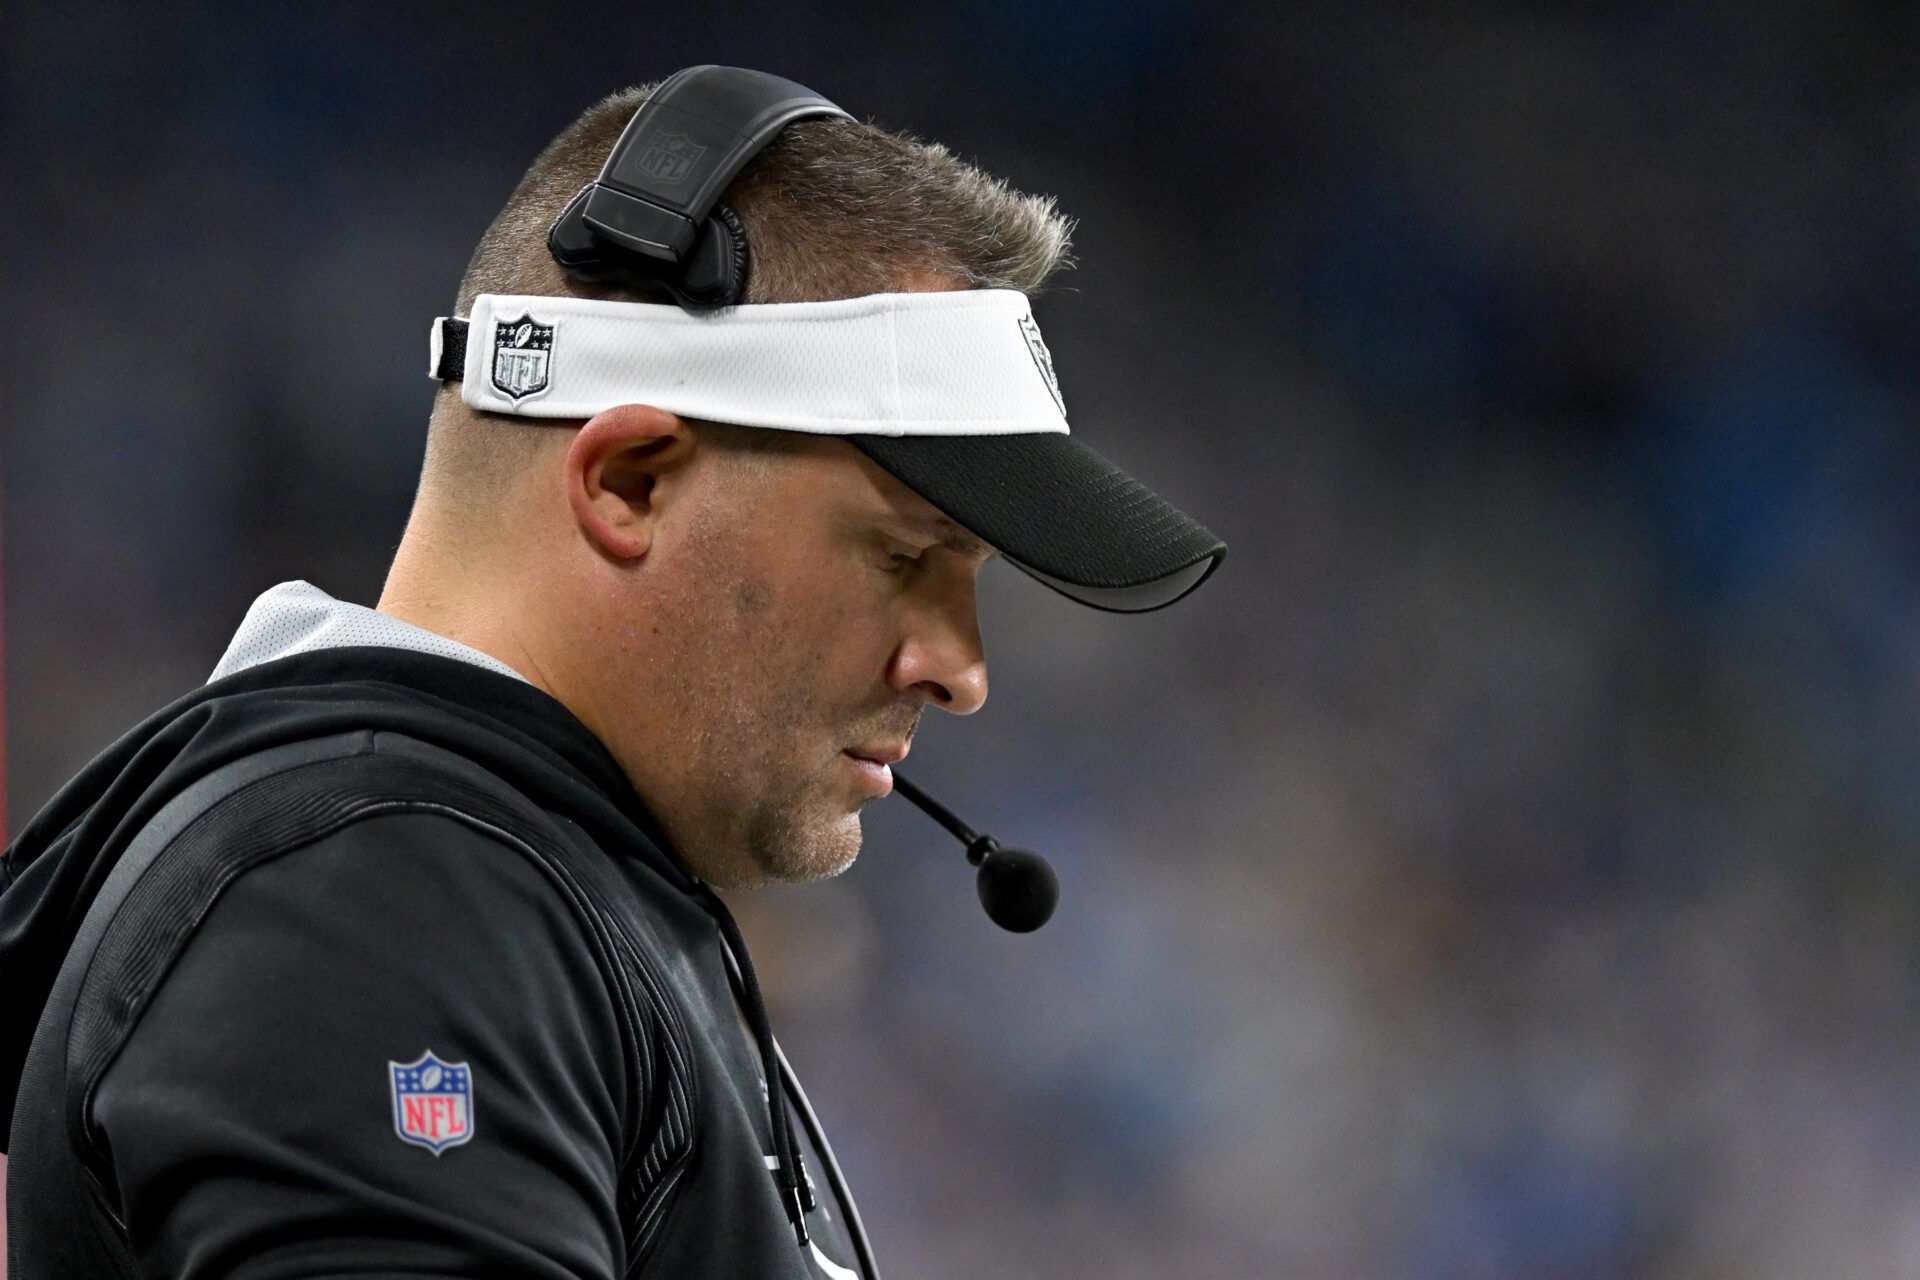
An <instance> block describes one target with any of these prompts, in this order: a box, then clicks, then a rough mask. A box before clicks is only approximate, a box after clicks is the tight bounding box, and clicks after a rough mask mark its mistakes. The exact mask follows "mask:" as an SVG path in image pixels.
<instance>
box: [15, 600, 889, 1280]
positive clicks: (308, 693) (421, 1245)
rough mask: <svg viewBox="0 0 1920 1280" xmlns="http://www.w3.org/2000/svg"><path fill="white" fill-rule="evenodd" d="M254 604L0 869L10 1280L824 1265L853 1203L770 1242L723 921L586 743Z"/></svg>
mask: <svg viewBox="0 0 1920 1280" xmlns="http://www.w3.org/2000/svg"><path fill="white" fill-rule="evenodd" d="M275 590H276V592H278V593H280V597H279V599H278V605H279V606H282V607H279V608H277V609H276V608H265V609H263V608H262V606H263V605H267V604H268V603H269V601H270V600H272V599H273V598H274V597H275V593H274V592H270V593H268V595H267V596H266V597H263V598H262V600H261V601H260V602H259V603H257V604H256V607H255V609H254V610H253V611H252V612H250V613H249V615H248V622H247V624H246V625H245V626H243V628H242V630H241V633H240V634H239V635H238V636H236V637H235V641H234V645H233V648H232V649H230V650H229V654H228V658H227V660H225V661H223V663H222V666H221V668H220V669H219V670H218V671H216V673H215V674H216V678H215V679H214V680H213V681H212V682H210V683H209V684H207V685H206V686H204V687H202V688H200V689H198V690H196V691H194V692H193V693H191V694H189V695H187V696H186V697H183V698H181V699H179V700H178V701H176V702H175V703H173V704H172V705H170V706H168V707H166V708H164V709H162V710H161V711H159V712H156V713H155V714H154V715H153V716H151V717H149V718H148V719H147V720H146V721H144V722H143V723H141V724H140V725H139V726H137V727H136V728H134V729H133V730H131V731H130V732H128V733H127V734H126V735H125V736H123V737H122V738H121V739H120V740H119V741H118V742H116V743H114V744H113V745H112V746H111V747H109V748H108V749H107V750H106V751H105V752H104V753H102V754H101V755H100V756H99V757H98V758H97V759H95V760H94V761H93V762H92V763H91V764H90V765H88V766H87V767H86V768H85V769H84V770H83V771H82V772H81V773H80V774H79V775H77V776H76V777H75V778H74V779H73V780H72V781H71V782H69V783H68V784H67V785H66V786H65V787H63V788H62V789H61V790H60V792H59V793H58V794H57V795H56V796H55V797H54V798H53V800H52V801H50V802H49V803H48V805H47V806H46V807H45V808H44V809H43V810H42V811H41V812H40V813H39V814H37V815H36V816H35V817H34V818H33V820H32V821H31V822H30V823H29V824H28V825H27V826H26V828H25V829H24V830H23V831H22V832H21V834H20V836H19V838H18V839H17V840H16V841H15V842H14V843H13V844H12V845H11V846H10V847H9V848H8V850H7V852H6V859H5V864H4V869H3V871H0V1108H4V1110H3V1111H0V1121H5V1123H0V1132H7V1133H8V1134H9V1140H8V1151H9V1169H8V1183H9V1185H8V1245H9V1259H10V1270H9V1274H10V1275H11V1276H13V1277H14V1280H40V1277H43V1276H44V1277H51V1276H58V1277H61V1280H90V1278H91V1277H108V1276H113V1277H128V1276H143V1277H169V1278H171V1277H182V1278H185V1277H198V1276H214V1275H218V1276H231V1277H236V1278H238V1280H255V1278H264V1277H276V1278H278V1277H302V1276H327V1275H339V1274H348V1273H352V1274H378V1275H395V1276H404V1275H435V1276H441V1275H483V1274H484V1275H509V1276H524V1277H530V1278H531V1277H553V1278H555V1280H559V1278H560V1277H568V1278H578V1277H593V1278H595V1280H599V1278H602V1277H607V1278H611V1277H617V1276H652V1275H660V1276H675V1277H688V1278H692V1277H700V1276H729V1277H734V1276H756V1277H760V1276H774V1277H809V1278H813V1280H817V1278H818V1277H821V1276H827V1277H831V1278H833V1280H839V1278H840V1277H847V1276H852V1275H854V1274H855V1273H854V1271H853V1270H852V1268H853V1266H854V1265H855V1262H854V1256H855V1255H854V1251H853V1244H852V1238H851V1236H850V1235H849V1233H848V1231H847V1230H846V1226H845V1218H846V1217H847V1216H848V1214H849V1213H850V1212H851V1206H850V1205H847V1204H842V1205H831V1204H829V1203H827V1197H816V1196H814V1195H813V1194H812V1188H811V1185H810V1184H808V1185H807V1191H806V1193H805V1195H804V1199H805V1200H806V1202H807V1209H806V1211H805V1213H804V1215H803V1217H802V1222H803V1227H804V1229H803V1230H801V1231H799V1232H798V1233H797V1232H796V1228H795V1225H794V1224H793V1223H792V1221H791V1220H790V1219H791V1217H792V1216H799V1215H800V1210H799V1209H793V1210H791V1212H790V1211H789V1208H788V1205H787V1204H786V1203H784V1202H783V1193H782V1189H781V1187H780V1186H779V1185H777V1183H776V1178H777V1176H778V1173H777V1170H778V1168H779V1167H780V1165H781V1162H780V1160H779V1155H780V1153H781V1151H782V1150H783V1146H782V1134H781V1126H782V1125H784V1124H785V1123H786V1115H785V1110H784V1103H783V1102H782V1101H781V1093H780V1091H779V1090H778V1088H777V1087H776V1090H775V1091H773V1092H771V1093H770V1092H769V1091H768V1089H767V1085H766V1082H767V1078H768V1076H769V1075H776V1076H777V1073H775V1072H770V1071H768V1070H767V1069H766V1064H769V1063H771V1062H772V1060H773V1059H774V1058H775V1057H776V1056H777V1050H776V1049H773V1048H772V1041H771V1036H770V1033H766V1030H765V1028H766V1022H765V1011H764V1009H763V1008H761V1007H760V1004H759V999H758V990H757V987H756V986H755V984H754V982H753V979H752V969H751V964H750V962H749V961H748V960H747V958H746V956H745V952H744V949H743V948H742V947H740V945H739V943H738V934H737V931H735V930H734V929H733V926H732V922H731V920H730V918H728V917H727V916H726V912H725V908H724V907H723V906H721V905H720V903H719V900H718V899H717V898H716V897H714V895H713V894H712V892H711V891H710V890H709V889H707V887H706V886H705V885H703V884H701V883H700V882H699V881H698V880H696V879H694V878H693V877H692V876H690V875H689V874H688V873H687V872H686V871H685V870H684V869H683V868H682V867H681V866H680V864H679V863H678V861H677V860H676V859H675V858H674V857H673V856H671V855H670V854H669V852H668V851H667V850H668V845H667V842H666V840H665V838H664V836H663V835H662V833H661V832H660V830H659V828H658V827H657V825H656V824H655V823H654V821H653V820H652V818H651V817H650V816H649V815H648V813H647V811H646V808H645V806H644V804H643V803H642V801H641V799H640V797H639V796H638V795H637V794H636V793H635V792H634V790H633V788H632V786H631V785H630V784H629V782H628V781H627V779H626V776H625V775H624V774H623V773H622V772H621V770H620V768H619V767H618V765H617V764H616V763H615V761H614V760H613V758H612V756H611V755H610V754H609V753H608V752H607V750H606V749H605V747H604V746H603V745H602V744H601V743H600V742H599V740H598V739H597V738H595V737H594V736H593V734H592V733H591V732H590V731H589V730H588V729H587V728H586V726H585V725H583V724H581V722H580V721H579V720H578V719H577V718H576V717H574V716H573V714H572V713H571V712H569V711H568V710H567V709H566V708H565V707H564V706H563V705H562V704H561V703H559V702H558V701H556V700H555V699H554V698H552V697H550V696H549V695H547V694H546V693H544V692H542V691H541V690H539V689H537V688H535V687H534V686H533V685H531V684H529V683H527V682H526V681H524V680H522V679H520V678H519V677H518V676H516V675H515V674H514V673H512V672H511V670H510V669H507V668H505V667H503V666H501V665H500V664H498V663H495V662H493V661H492V660H491V659H489V658H487V657H486V656H485V655H482V654H478V653H476V652H475V651H473V650H466V649H464V646H459V645H456V644H454V643H453V642H452V641H448V640H446V639H445V638H444V637H439V636H434V635H432V634H431V633H429V632H424V631H421V630H420V629H418V628H412V627H408V626H407V625H406V624H404V623H399V622H398V621H397V620H394V619H388V618H385V617H384V616H382V615H378V614H375V613H373V611H371V610H366V609H361V608H359V607H358V606H352V605H343V604H341V603H340V602H337V601H332V600H330V599H329V598H327V597H325V596H323V595H321V594H320V593H318V592H317V591H315V590H314V589H313V588H311V587H306V586H305V585H304V584H288V585H287V586H283V587H281V588H276V589H275ZM295 604H297V605H303V606H304V607H305V608H306V610H307V611H308V622H310V623H311V622H313V621H314V620H316V619H317V620H318V623H319V624H320V625H318V626H312V625H309V626H305V627H304V629H302V628H299V627H296V628H294V630H295V631H296V632H299V634H297V635H294V636H293V637H292V638H291V639H289V637H288V636H286V635H282V634H276V629H278V630H281V631H284V630H285V629H286V628H287V626H288V619H289V617H296V619H297V616H298V613H297V610H296V611H295V613H293V614H290V613H289V612H288V608H287V607H285V606H289V605H295ZM463 650H464V651H463ZM222 770H225V772H223V773H221V774H219V777H220V778H222V779H224V778H227V777H229V776H230V775H232V774H234V773H235V771H236V770H237V771H240V772H242V773H244V774H245V777H244V779H243V781H242V783H241V784H240V785H238V786H237V787H235V786H232V785H231V784H225V783H223V784H222V785H223V787H224V788H225V789H224V790H223V791H222V794H220V796H219V798H218V799H216V800H214V801H213V802H212V803H211V805H210V806H209V807H206V808H204V811H199V812H197V816H195V817H194V818H193V819H192V820H191V821H189V822H186V823H185V824H184V825H183V826H181V827H180V829H179V830H178V831H172V830H171V828H170V827H168V826H167V824H166V822H165V821H163V822H161V823H160V824H158V825H157V826H156V828H155V832H156V834H155V835H151V836H149V837H148V840H147V842H146V843H147V844H148V845H149V846H154V847H157V848H158V852H157V854H155V856H154V857H153V859H152V861H151V862H150V863H136V862H134V861H131V860H130V862H129V865H128V868H127V872H128V874H126V875H123V877H122V879H123V880H124V881H126V882H128V883H130V884H131V888H130V889H127V890H126V891H125V894H124V897H119V896H118V892H119V891H118V888H117V887H116V888H115V889H111V890H109V891H108V893H107V895H106V896H105V897H104V898H102V906H103V912H96V913H95V918H94V919H93V920H91V921H88V920H87V917H88V914H89V910H90V908H91V907H92V905H93V903H94V902H95V899H96V897H98V896H100V895H101V894H102V886H103V885H105V884H107V883H108V878H109V876H110V875H111V874H112V873H113V871H114V869H115V866H116V864H117V862H118V861H119V859H120V857H121V855H122V854H123V853H125V852H126V851H127V850H128V848H129V846H130V845H133V844H134V842H135V841H136V839H137V838H138V837H139V836H140V833H141V832H142V831H143V829H145V828H147V827H148V825H149V824H150V823H154V821H155V818H156V815H161V814H162V811H163V810H164V809H167V807H168V806H169V804H170V803H171V804H173V805H174V806H175V807H174V809H173V810H171V811H169V812H178V811H180V807H181V805H182V804H184V803H185V799H184V798H185V797H187V796H188V795H189V793H190V789H191V788H193V787H195V785H196V784H199V785H200V786H201V787H202V788H203V789H204V788H205V787H206V786H207V785H208V784H207V782H206V781H205V780H207V779H209V777H210V775H215V774H216V771H222ZM196 803H197V802H196ZM163 830H164V831H166V832H167V833H168V834H167V835H166V836H165V839H164V843H159V841H158V833H159V832H160V831H163ZM135 847H136V848H139V847H140V846H138V845H136V846H135ZM136 875H137V878H136ZM116 897H117V898H118V901H117V905H116V903H115V899H116ZM107 907H111V908H112V909H111V911H110V913H105V912H104V908H107ZM103 914H106V917H107V918H104V919H102V918H101V917H102V915H103ZM83 921H87V924H86V928H87V933H86V935H85V936H86V937H87V938H88V940H89V941H88V944H87V946H85V947H82V948H76V947H75V946H74V939H75V937H76V934H78V933H80V931H81V930H82V922H83ZM729 938H731V941H732V947H731V949H732V950H733V952H734V958H735V959H736V960H737V961H738V963H739V965H740V966H742V967H743V968H744V977H743V978H740V979H739V982H740V984H741V985H739V986H738V987H736V982H735V981H733V980H730V975H729V965H728V952H729V949H730V948H729ZM70 949H71V950H73V951H74V952H75V955H76V957H77V958H76V959H75V960H74V961H72V962H69V951H70ZM82 952H84V953H85V954H81V953H82ZM82 961H84V963H82ZM756 1037H758V1043H756ZM787 1141H788V1144H789V1145H788V1146H787V1147H786V1148H784V1149H788V1150H791V1149H792V1145H791V1144H792V1140H787ZM807 1155H808V1156H809V1157H810V1164H811V1167H812V1168H813V1169H820V1168H822V1167H823V1165H822V1163H821V1159H820V1153H818V1152H815V1151H813V1150H812V1149H811V1148H810V1147H809V1149H808V1151H807ZM786 1167H787V1168H789V1169H790V1168H791V1162H790V1161H789V1162H787V1165H786ZM803 1167H804V1166H803ZM770 1169H774V1170H776V1173H775V1174H771V1175H770V1173H769V1170H770ZM801 1237H804V1239H802V1238H801Z"/></svg>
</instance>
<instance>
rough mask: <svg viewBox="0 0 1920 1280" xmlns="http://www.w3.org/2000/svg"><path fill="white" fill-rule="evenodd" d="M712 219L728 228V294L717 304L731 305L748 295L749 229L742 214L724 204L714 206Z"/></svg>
mask: <svg viewBox="0 0 1920 1280" xmlns="http://www.w3.org/2000/svg"><path fill="white" fill-rule="evenodd" d="M711 220H712V221H714V222H717V223H719V224H720V225H721V226H723V227H725V228H726V237H725V238H726V241H727V247H728V249H729V250H730V252H729V253H728V254H727V290H726V293H727V296H726V300H725V301H724V302H721V303H718V304H717V305H719V306H723V307H730V306H732V305H733V304H734V303H736V302H739V301H740V300H741V299H743V298H745V297H746V296H747V268H748V262H747V229H746V227H745V226H744V225H743V224H742V223H741V221H740V215H739V214H737V213H735V212H734V211H733V210H732V209H730V208H728V207H727V206H726V205H724V204H716V205H714V206H713V213H712V215H711Z"/></svg>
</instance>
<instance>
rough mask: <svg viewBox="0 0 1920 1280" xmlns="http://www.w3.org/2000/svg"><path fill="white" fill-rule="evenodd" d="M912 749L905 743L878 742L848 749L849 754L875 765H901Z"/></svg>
mask: <svg viewBox="0 0 1920 1280" xmlns="http://www.w3.org/2000/svg"><path fill="white" fill-rule="evenodd" d="M909 750H911V748H910V747H909V746H908V745H907V744H906V743H904V742H876V743H873V744H871V745H868V746H859V747H848V748H847V754H848V755H850V756H856V757H858V758H859V759H861V760H871V761H873V762H874V763H875V764H899V763H900V762H901V761H902V760H905V759H906V758H907V752H908V751H909Z"/></svg>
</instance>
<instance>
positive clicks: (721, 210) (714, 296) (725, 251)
mask: <svg viewBox="0 0 1920 1280" xmlns="http://www.w3.org/2000/svg"><path fill="white" fill-rule="evenodd" d="M661 279H662V280H663V281H664V282H665V283H666V286H667V288H668V289H670V290H671V291H672V292H673V296H674V298H675V299H677V300H678V301H679V302H680V304H681V305H682V306H687V307H699V308H707V307H730V306H732V305H733V304H734V303H736V302H738V301H740V299H741V297H742V295H744V294H745V293H746V284H747V235H746V230H745V229H744V228H743V227H742V226H741V225H740V219H739V218H738V217H736V216H735V215H734V212H733V210H731V209H729V208H727V206H725V205H723V204H721V205H715V206H714V207H713V212H712V213H711V214H709V215H708V217H707V220H706V221H705V222H703V223H701V224H700V235H699V238H698V239H696V240H695V241H694V242H693V249H692V250H691V251H690V252H689V253H688V254H687V259H686V261H685V262H683V263H681V264H680V266H679V269H678V270H674V269H672V268H668V269H666V270H664V271H662V272H661Z"/></svg>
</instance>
